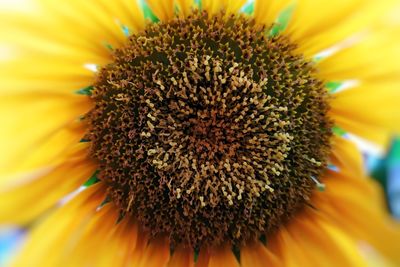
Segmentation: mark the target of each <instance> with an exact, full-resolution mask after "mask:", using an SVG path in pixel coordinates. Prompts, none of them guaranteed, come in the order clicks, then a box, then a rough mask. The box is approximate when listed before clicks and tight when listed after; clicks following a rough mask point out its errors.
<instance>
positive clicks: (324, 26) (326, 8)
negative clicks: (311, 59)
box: [286, 0, 365, 41]
mask: <svg viewBox="0 0 400 267" xmlns="http://www.w3.org/2000/svg"><path fill="white" fill-rule="evenodd" d="M362 3H365V1H364V0H353V1H347V0H334V1H329V0H319V1H313V0H300V1H296V8H295V9H294V12H293V15H292V17H291V19H290V21H289V24H288V27H287V30H286V32H287V33H288V34H290V35H291V38H292V39H293V40H294V41H299V40H301V39H306V38H307V37H309V36H313V35H315V34H319V33H320V32H321V31H324V30H328V29H329V28H331V27H333V26H335V25H336V24H337V23H338V22H341V21H342V20H343V19H345V18H347V17H348V16H349V15H350V14H352V13H355V11H357V8H359V7H360V6H361V4H362ZM316 11H318V12H316Z"/></svg>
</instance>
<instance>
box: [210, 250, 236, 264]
mask: <svg viewBox="0 0 400 267" xmlns="http://www.w3.org/2000/svg"><path fill="white" fill-rule="evenodd" d="M208 267H239V263H238V262H237V260H236V258H235V256H234V255H233V252H232V250H231V248H230V247H229V246H225V247H221V248H213V249H211V250H210V261H209V263H208Z"/></svg>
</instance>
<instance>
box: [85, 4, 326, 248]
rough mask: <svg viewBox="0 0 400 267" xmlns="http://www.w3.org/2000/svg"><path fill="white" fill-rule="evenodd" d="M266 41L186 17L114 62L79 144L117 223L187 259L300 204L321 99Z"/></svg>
mask: <svg viewBox="0 0 400 267" xmlns="http://www.w3.org/2000/svg"><path fill="white" fill-rule="evenodd" d="M268 30H269V29H267V28H265V27H262V26H258V25H255V23H254V21H253V20H251V19H248V18H246V17H244V16H242V15H239V16H229V17H228V16H226V15H224V14H219V15H217V16H214V17H212V18H209V17H208V15H207V14H206V13H204V12H203V13H200V12H197V13H194V14H193V15H192V16H190V17H188V18H186V19H181V18H176V19H174V20H172V21H170V22H168V23H160V24H153V25H149V26H148V27H147V28H146V30H145V31H144V32H142V33H140V34H136V35H133V36H131V37H130V39H129V42H128V44H127V45H126V46H125V47H123V48H121V49H118V50H116V52H115V55H114V62H113V63H112V64H110V65H108V66H106V67H104V68H103V69H102V70H101V72H100V74H99V76H98V78H97V81H96V83H95V85H94V88H95V89H94V91H93V99H94V100H95V103H96V105H95V108H94V109H93V110H92V111H91V112H90V113H89V114H88V116H87V117H88V121H89V122H90V131H89V132H88V134H87V138H88V139H89V140H90V141H91V142H92V146H91V156H92V157H93V158H94V159H96V160H97V161H98V162H99V165H100V172H99V178H100V179H101V180H103V181H104V182H106V183H107V184H108V186H109V194H110V196H111V198H112V200H113V201H114V202H115V203H116V204H117V205H118V207H119V208H120V212H121V215H122V216H134V217H135V218H137V220H138V221H139V222H140V223H141V224H142V225H143V227H144V228H145V229H147V230H148V231H149V233H150V234H151V235H152V236H161V235H166V236H168V237H169V238H170V240H171V241H172V243H173V244H178V243H184V244H186V245H189V246H192V247H194V248H195V247H200V246H202V245H208V246H209V245H216V244H219V243H222V242H231V243H232V244H240V243H242V242H244V241H246V240H249V239H253V238H259V237H260V236H261V235H263V234H266V233H268V232H269V231H272V230H274V229H275V228H276V227H278V226H279V225H281V224H282V223H283V222H285V221H286V220H287V219H288V218H290V217H291V216H292V215H293V213H294V212H295V211H296V210H297V209H299V208H300V207H302V206H304V205H305V204H306V203H307V202H308V200H309V196H310V194H311V192H312V190H313V188H314V187H315V183H314V182H313V179H315V178H318V177H319V176H320V174H321V172H322V170H323V169H324V167H325V166H326V158H327V154H328V151H329V138H330V136H331V131H330V128H331V122H330V121H329V119H328V117H327V114H326V113H327V110H328V105H327V93H326V91H325V89H324V86H323V83H322V82H321V81H320V80H318V79H317V78H315V76H316V75H315V72H316V71H315V69H314V68H313V65H312V63H311V62H308V61H307V60H305V59H304V58H303V57H302V56H301V55H298V54H296V53H295V52H294V49H295V47H294V45H293V44H291V43H290V41H289V40H288V39H287V38H286V37H284V36H277V37H269V36H268V34H267V31H268Z"/></svg>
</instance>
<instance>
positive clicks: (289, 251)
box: [267, 226, 317, 267]
mask: <svg viewBox="0 0 400 267" xmlns="http://www.w3.org/2000/svg"><path fill="white" fill-rule="evenodd" d="M267 247H268V248H269V249H270V250H271V251H272V252H273V253H274V254H275V255H277V257H278V259H279V260H280V261H281V262H282V263H283V266H285V267H297V266H313V264H314V265H315V262H312V261H311V259H309V258H308V257H307V256H306V254H305V250H304V248H303V247H300V246H299V244H298V243H297V242H295V240H294V239H293V237H292V236H291V234H290V233H289V232H288V230H287V229H286V227H285V226H282V227H281V228H280V229H279V230H278V231H276V232H275V233H273V234H271V236H269V237H268V243H267ZM315 266H317V265H315Z"/></svg>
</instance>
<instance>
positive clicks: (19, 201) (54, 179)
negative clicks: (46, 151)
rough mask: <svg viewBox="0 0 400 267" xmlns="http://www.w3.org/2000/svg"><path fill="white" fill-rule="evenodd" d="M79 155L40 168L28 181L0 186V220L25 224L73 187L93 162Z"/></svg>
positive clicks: (91, 168) (85, 177) (85, 176)
mask: <svg viewBox="0 0 400 267" xmlns="http://www.w3.org/2000/svg"><path fill="white" fill-rule="evenodd" d="M82 152H83V156H80V157H77V158H72V159H69V160H66V161H65V162H63V163H61V164H60V165H58V166H56V167H50V168H49V169H44V170H42V173H38V174H36V177H34V178H31V180H29V181H28V182H25V183H23V184H22V185H19V186H16V187H14V188H9V189H6V188H4V187H3V188H2V189H1V190H0V221H1V222H3V223H10V224H20V225H21V224H22V225H24V224H27V223H29V222H30V221H32V220H33V219H35V218H37V217H38V216H39V215H41V214H42V213H43V212H45V211H46V210H48V209H50V208H51V207H53V206H55V205H56V204H57V203H58V202H59V201H60V200H61V199H62V198H63V197H65V196H66V195H67V194H69V193H72V192H74V191H75V190H77V189H78V188H79V187H80V186H82V184H83V183H84V182H85V181H86V180H88V179H89V177H90V176H91V175H92V174H93V173H94V171H95V168H96V167H95V166H94V164H92V163H91V162H90V161H89V160H88V159H86V151H82Z"/></svg>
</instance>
